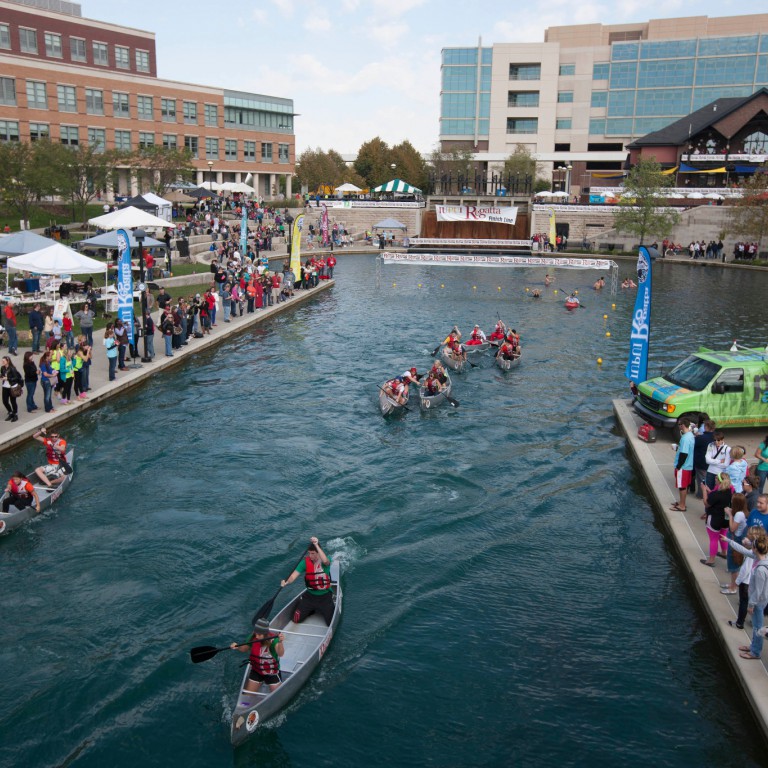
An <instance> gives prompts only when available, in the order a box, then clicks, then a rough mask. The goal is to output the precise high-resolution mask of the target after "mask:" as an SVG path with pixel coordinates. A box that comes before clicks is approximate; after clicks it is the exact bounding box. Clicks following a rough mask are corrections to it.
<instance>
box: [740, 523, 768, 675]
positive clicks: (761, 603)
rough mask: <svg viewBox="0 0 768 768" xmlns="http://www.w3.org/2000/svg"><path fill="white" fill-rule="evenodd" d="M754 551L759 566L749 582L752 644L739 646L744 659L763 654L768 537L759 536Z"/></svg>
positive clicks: (767, 581)
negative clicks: (762, 630)
mask: <svg viewBox="0 0 768 768" xmlns="http://www.w3.org/2000/svg"><path fill="white" fill-rule="evenodd" d="M753 551H754V553H755V557H756V559H757V564H756V565H755V567H754V569H753V570H752V576H751V577H750V580H749V607H748V608H747V612H748V613H750V614H751V615H752V642H751V643H750V645H741V646H739V656H741V658H742V659H750V660H754V659H759V658H760V654H761V653H762V652H763V637H764V635H763V633H761V632H760V630H761V629H762V627H763V611H764V610H765V606H766V605H768V562H766V557H768V537H766V536H759V537H758V539H757V541H755V542H754V545H753Z"/></svg>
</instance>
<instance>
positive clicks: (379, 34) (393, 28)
mask: <svg viewBox="0 0 768 768" xmlns="http://www.w3.org/2000/svg"><path fill="white" fill-rule="evenodd" d="M409 31H410V27H409V26H408V25H407V24H375V25H374V26H373V27H371V29H369V30H368V34H369V35H370V36H371V37H372V38H373V39H374V40H375V41H376V42H377V43H379V45H382V46H384V47H385V48H393V47H394V46H396V45H397V44H398V43H399V42H400V41H401V40H402V39H403V38H404V37H405V36H406V35H407V34H408V32H409Z"/></svg>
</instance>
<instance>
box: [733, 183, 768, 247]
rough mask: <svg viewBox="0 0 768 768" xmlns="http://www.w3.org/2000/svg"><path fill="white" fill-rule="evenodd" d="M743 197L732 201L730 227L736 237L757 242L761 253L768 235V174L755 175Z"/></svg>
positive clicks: (744, 188)
mask: <svg viewBox="0 0 768 768" xmlns="http://www.w3.org/2000/svg"><path fill="white" fill-rule="evenodd" d="M742 193H743V196H742V197H741V198H736V199H735V200H732V201H731V203H730V204H731V205H732V206H733V210H732V211H731V216H730V225H731V227H732V229H733V231H734V233H735V234H736V235H738V236H739V237H743V238H745V239H749V240H755V241H757V252H758V253H760V251H761V250H762V245H763V238H764V237H766V236H767V235H768V173H765V172H763V173H754V174H753V175H752V178H751V179H749V181H747V182H746V183H745V184H744V185H743V186H742Z"/></svg>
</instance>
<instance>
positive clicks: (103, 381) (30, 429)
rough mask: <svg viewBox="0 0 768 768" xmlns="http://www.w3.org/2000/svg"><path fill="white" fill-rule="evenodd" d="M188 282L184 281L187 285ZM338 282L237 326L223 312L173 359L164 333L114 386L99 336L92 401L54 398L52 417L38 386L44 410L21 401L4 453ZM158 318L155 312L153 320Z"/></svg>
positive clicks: (5, 432) (3, 428) (0, 430)
mask: <svg viewBox="0 0 768 768" xmlns="http://www.w3.org/2000/svg"><path fill="white" fill-rule="evenodd" d="M184 279H185V278H179V280H184ZM174 280H175V278H169V279H168V280H166V281H164V283H166V284H172V283H173V282H174ZM334 284H335V283H334V281H333V280H323V281H321V282H320V284H319V285H318V286H317V288H311V289H309V290H301V291H296V293H295V295H294V297H293V298H292V299H289V300H288V301H286V302H283V303H280V304H277V305H275V306H272V307H266V308H264V309H257V310H256V311H255V312H254V313H253V314H250V315H249V314H245V315H243V316H242V317H233V318H232V320H231V322H230V323H228V324H224V321H223V312H221V313H217V317H216V327H215V328H213V329H212V331H211V334H210V335H209V336H205V337H203V338H202V339H195V338H191V337H190V339H189V344H188V345H187V346H186V347H182V348H181V349H175V350H174V354H173V357H166V356H165V342H164V341H163V337H162V336H161V335H160V333H159V332H156V333H155V358H154V361H153V362H151V363H141V362H140V361H139V358H137V360H136V363H137V367H136V368H132V367H131V366H132V365H133V361H132V360H131V359H130V358H126V365H127V366H128V370H127V371H118V372H117V379H116V380H115V381H109V369H108V363H107V355H106V349H105V347H104V345H103V343H102V342H103V332H98V331H97V332H96V333H95V334H94V338H93V357H92V364H91V371H90V385H91V391H90V392H88V399H87V400H78V401H75V402H73V403H72V405H61V404H59V402H58V398H57V397H56V395H54V396H53V407H54V408H55V409H56V412H55V413H46V412H45V411H44V410H43V388H42V386H41V385H40V384H39V383H38V385H37V391H36V392H35V404H36V405H37V406H38V408H39V410H37V411H34V412H33V413H27V407H26V390H25V392H24V393H23V394H22V395H21V397H19V398H17V400H16V404H17V406H18V409H19V420H18V421H17V422H10V421H2V422H0V451H7V450H9V449H11V448H13V447H14V446H16V445H19V444H20V443H22V442H24V441H26V440H27V439H28V438H29V437H30V435H32V434H33V433H34V432H36V431H37V430H38V429H40V428H41V427H46V428H50V427H51V426H53V425H54V424H56V425H59V424H61V423H62V422H64V421H67V420H69V419H71V418H72V417H73V416H77V415H78V414H81V413H83V412H84V411H86V410H88V409H91V408H95V407H97V406H98V405H99V404H101V403H102V402H104V401H105V400H107V399H109V398H110V397H112V396H114V395H122V394H123V393H124V392H126V391H127V390H128V389H130V388H131V387H135V386H137V385H139V384H142V383H143V382H145V381H146V380H147V379H148V378H149V377H150V376H154V375H156V374H157V373H159V372H161V371H166V370H168V369H169V368H171V367H173V366H176V365H178V364H179V363H181V362H183V361H184V360H186V358H187V357H188V356H190V355H196V354H198V353H199V352H201V351H203V350H214V349H216V347H217V346H219V344H220V343H221V341H222V340H223V339H227V338H230V337H232V336H236V335H237V334H239V333H241V332H242V331H243V330H245V329H246V328H250V327H251V326H253V325H257V324H259V323H261V322H263V321H264V320H265V319H268V318H272V317H274V316H275V315H278V314H281V313H282V312H286V311H288V310H290V309H292V308H293V307H297V306H300V305H301V304H305V303H307V302H308V301H311V300H312V299H314V297H315V296H318V295H319V294H321V293H324V292H325V291H327V290H329V289H330V288H331V287H333V285H334ZM156 315H157V312H155V313H154V315H153V317H155V316H156ZM29 349H30V347H25V346H20V347H19V352H18V354H17V355H16V357H14V358H13V360H14V364H15V365H16V367H17V368H18V369H19V370H21V366H22V362H23V360H24V353H25V352H28V351H29ZM142 350H143V344H142V342H141V341H140V342H139V352H141V351H142ZM39 359H40V358H39V357H38V356H37V355H36V356H35V362H36V363H38V362H39Z"/></svg>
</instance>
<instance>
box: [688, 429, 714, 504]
mask: <svg viewBox="0 0 768 768" xmlns="http://www.w3.org/2000/svg"><path fill="white" fill-rule="evenodd" d="M714 440H715V422H714V421H712V420H711V419H707V420H706V421H705V422H704V423H703V424H702V425H701V429H700V430H699V433H698V434H697V435H696V437H695V438H694V440H693V471H694V474H695V475H696V498H697V499H700V498H702V496H703V491H702V486H703V485H704V483H705V482H706V479H707V459H706V456H707V448H709V446H710V444H711V443H712V442H714Z"/></svg>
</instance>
